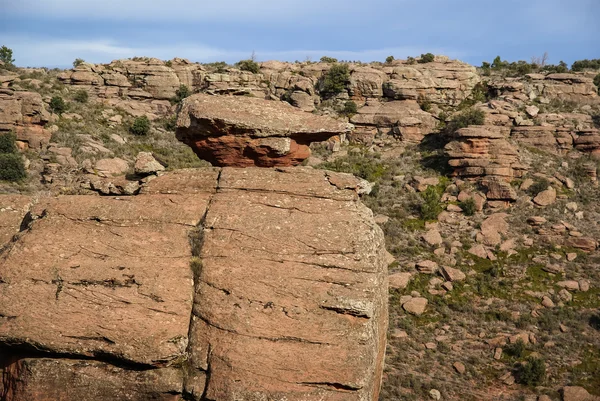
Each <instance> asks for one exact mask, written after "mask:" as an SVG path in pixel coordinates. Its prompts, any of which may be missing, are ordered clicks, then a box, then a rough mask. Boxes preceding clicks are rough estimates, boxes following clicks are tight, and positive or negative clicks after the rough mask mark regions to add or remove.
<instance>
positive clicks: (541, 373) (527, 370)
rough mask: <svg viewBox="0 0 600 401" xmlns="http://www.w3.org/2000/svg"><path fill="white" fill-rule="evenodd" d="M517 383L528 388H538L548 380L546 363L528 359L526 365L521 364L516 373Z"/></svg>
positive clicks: (536, 359) (540, 360)
mask: <svg viewBox="0 0 600 401" xmlns="http://www.w3.org/2000/svg"><path fill="white" fill-rule="evenodd" d="M516 373H517V374H516V376H517V381H518V382H519V383H520V384H524V385H526V386H537V385H540V384H542V383H543V382H544V379H545V378H546V363H545V362H544V361H543V360H542V359H538V358H532V357H529V358H527V361H526V363H525V364H521V365H520V366H519V367H518V368H517V372H516Z"/></svg>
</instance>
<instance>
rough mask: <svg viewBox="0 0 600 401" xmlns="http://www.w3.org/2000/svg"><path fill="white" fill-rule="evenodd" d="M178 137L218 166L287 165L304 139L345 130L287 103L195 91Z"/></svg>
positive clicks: (298, 156) (302, 154) (296, 158)
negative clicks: (197, 92)
mask: <svg viewBox="0 0 600 401" xmlns="http://www.w3.org/2000/svg"><path fill="white" fill-rule="evenodd" d="M177 126H178V128H177V137H178V138H179V139H180V140H181V141H183V142H184V143H186V144H188V145H190V146H191V147H192V149H193V150H194V151H195V152H196V153H197V154H198V156H200V157H201V158H203V159H205V160H208V161H210V162H211V163H213V164H215V165H219V166H237V167H247V166H252V165H257V166H262V167H269V166H290V165H297V164H299V163H301V162H302V161H303V160H304V159H306V158H307V157H308V156H310V149H309V148H308V145H309V144H310V142H313V141H324V140H326V139H328V138H330V137H332V136H334V135H339V134H342V133H345V132H346V131H347V130H348V125H347V124H346V123H343V122H340V121H336V120H334V119H332V118H329V117H322V116H315V115H313V114H309V113H305V112H302V111H299V110H298V109H296V108H294V107H292V106H290V105H289V104H287V103H282V102H276V101H269V100H264V99H258V98H251V97H246V96H209V95H204V94H197V95H193V96H190V97H188V98H186V99H185V101H184V103H183V106H182V109H181V111H180V113H179V117H178V120H177Z"/></svg>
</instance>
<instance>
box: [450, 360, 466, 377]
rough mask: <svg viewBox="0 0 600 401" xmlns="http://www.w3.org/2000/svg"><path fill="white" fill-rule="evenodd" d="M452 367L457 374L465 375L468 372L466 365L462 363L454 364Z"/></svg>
mask: <svg viewBox="0 0 600 401" xmlns="http://www.w3.org/2000/svg"><path fill="white" fill-rule="evenodd" d="M452 366H453V367H454V369H455V370H456V372H457V373H459V374H461V375H462V374H464V373H465V371H466V368H465V365H464V363H462V362H454V363H453V364H452Z"/></svg>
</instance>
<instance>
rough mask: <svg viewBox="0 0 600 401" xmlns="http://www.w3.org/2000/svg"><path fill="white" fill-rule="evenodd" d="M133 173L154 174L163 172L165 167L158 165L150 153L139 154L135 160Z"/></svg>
mask: <svg viewBox="0 0 600 401" xmlns="http://www.w3.org/2000/svg"><path fill="white" fill-rule="evenodd" d="M134 168H135V173H136V174H139V175H149V174H156V173H158V172H159V171H164V170H165V166H163V165H162V164H160V163H159V162H158V161H157V160H156V159H155V158H154V156H153V155H152V153H150V152H140V153H138V155H137V156H136V158H135V166H134Z"/></svg>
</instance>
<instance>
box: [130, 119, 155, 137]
mask: <svg viewBox="0 0 600 401" xmlns="http://www.w3.org/2000/svg"><path fill="white" fill-rule="evenodd" d="M129 131H130V132H131V133H132V134H134V135H146V134H148V132H149V131H150V120H149V119H148V117H146V116H141V117H137V118H136V119H135V120H134V121H133V124H131V126H130V127H129Z"/></svg>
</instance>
